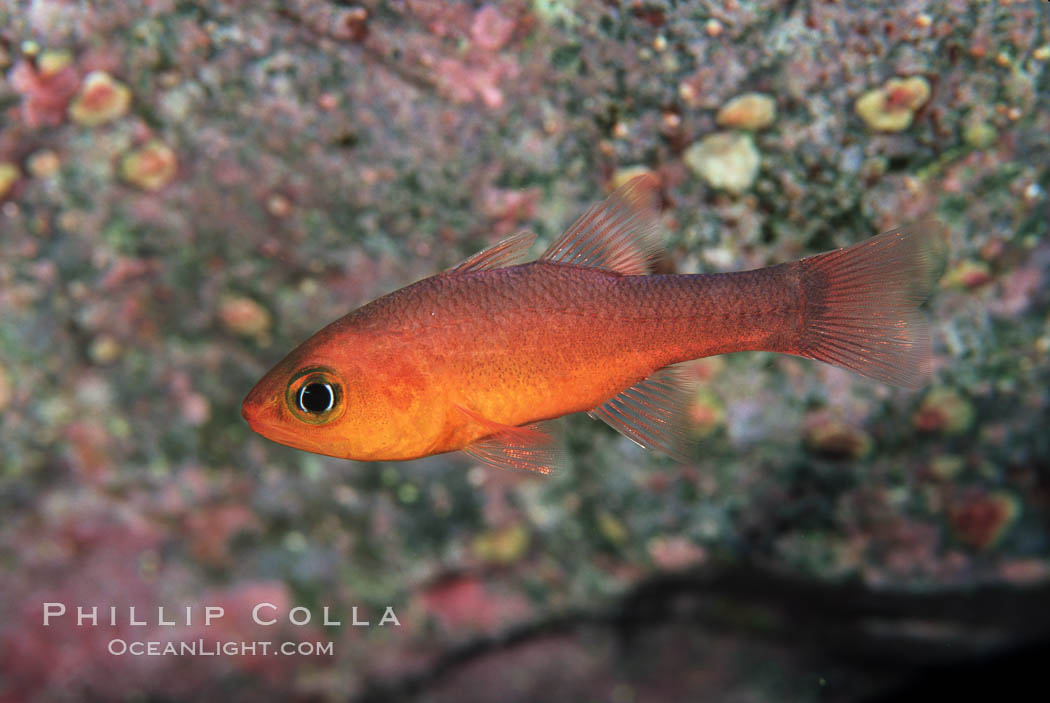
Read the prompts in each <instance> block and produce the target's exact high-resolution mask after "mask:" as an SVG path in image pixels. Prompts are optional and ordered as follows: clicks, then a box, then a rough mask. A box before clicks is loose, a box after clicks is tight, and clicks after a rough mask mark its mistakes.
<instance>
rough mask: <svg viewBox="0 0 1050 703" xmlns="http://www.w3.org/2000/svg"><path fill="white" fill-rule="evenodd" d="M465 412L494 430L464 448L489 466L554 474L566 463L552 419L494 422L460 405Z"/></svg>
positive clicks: (459, 407)
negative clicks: (536, 421) (508, 422)
mask: <svg viewBox="0 0 1050 703" xmlns="http://www.w3.org/2000/svg"><path fill="white" fill-rule="evenodd" d="M456 407H457V408H458V409H459V410H460V411H461V412H462V413H463V414H465V415H466V416H467V417H469V418H470V419H472V420H474V421H475V422H477V423H478V424H481V425H484V426H485V427H486V428H488V429H490V430H491V434H489V435H487V436H485V437H483V438H481V439H478V440H475V441H474V442H471V443H470V444H469V445H467V446H466V447H464V448H463V452H464V453H466V454H469V455H470V456H472V457H474V458H475V459H477V460H478V461H480V462H481V463H483V464H486V465H487V466H494V467H496V468H498V469H508V470H510V471H532V472H535V473H540V474H552V473H554V472H555V471H556V470H557V469H558V468H560V467H561V466H563V465H564V463H565V457H564V454H563V452H562V451H561V449H560V448H559V447H558V446H557V445H556V444H555V441H554V435H553V433H552V432H551V427H550V424H551V423H532V424H529V425H520V426H515V425H504V424H501V423H498V422H493V421H492V420H489V419H487V418H485V417H482V416H481V415H479V414H478V413H476V412H474V411H472V410H468V409H467V408H464V407H463V406H461V405H457V406H456Z"/></svg>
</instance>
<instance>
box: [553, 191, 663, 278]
mask: <svg viewBox="0 0 1050 703" xmlns="http://www.w3.org/2000/svg"><path fill="white" fill-rule="evenodd" d="M658 185H659V181H657V179H656V177H655V176H653V175H651V174H645V175H641V176H638V177H637V178H632V179H631V180H630V181H628V182H627V183H625V184H624V185H623V186H621V187H619V188H617V189H616V190H615V191H614V192H613V193H612V195H610V196H609V197H608V198H606V199H605V200H603V201H602V202H600V203H598V204H597V205H594V206H593V207H591V209H589V210H588V211H587V212H585V213H583V215H582V216H581V217H580V218H579V219H578V220H576V222H574V223H573V225H572V226H571V227H569V229H567V230H566V231H565V234H563V235H561V236H560V237H558V239H557V240H556V241H555V242H554V243H553V244H551V245H550V248H549V249H547V251H546V252H544V253H543V256H541V257H540V260H541V261H553V262H557V263H563V264H574V265H576V266H592V267H594V268H603V269H609V270H611V271H617V272H618V273H622V274H625V275H641V274H645V273H649V271H650V267H651V265H652V261H653V258H654V257H655V255H656V254H657V252H658V251H659V250H660V241H659V231H660V224H659V219H658V217H659V214H660V209H659V201H658V199H657V195H658V190H657V186H658Z"/></svg>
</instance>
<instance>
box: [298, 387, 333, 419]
mask: <svg viewBox="0 0 1050 703" xmlns="http://www.w3.org/2000/svg"><path fill="white" fill-rule="evenodd" d="M333 405H335V391H333V390H332V386H331V385H329V384H327V383H319V382H315V383H310V384H307V385H305V386H303V387H302V388H300V389H299V409H300V410H302V411H303V412H304V413H312V414H314V415H320V414H321V413H326V412H328V411H329V410H331V409H332V406H333Z"/></svg>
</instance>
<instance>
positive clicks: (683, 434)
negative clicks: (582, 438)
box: [587, 366, 692, 461]
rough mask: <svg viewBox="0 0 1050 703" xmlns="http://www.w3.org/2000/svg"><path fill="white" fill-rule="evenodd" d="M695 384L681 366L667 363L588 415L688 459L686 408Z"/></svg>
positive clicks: (639, 441)
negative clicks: (691, 389)
mask: <svg viewBox="0 0 1050 703" xmlns="http://www.w3.org/2000/svg"><path fill="white" fill-rule="evenodd" d="M691 385H692V383H691V381H690V379H689V377H688V376H687V375H686V374H685V373H684V372H683V369H682V368H681V367H680V366H665V367H664V368H662V369H660V370H658V371H656V372H655V373H653V374H651V375H650V376H649V377H648V378H646V379H645V380H643V381H639V382H638V383H636V384H634V385H633V386H631V387H630V388H628V389H627V390H625V391H623V392H622V393H620V394H619V395H618V396H616V397H615V398H613V399H611V400H610V401H608V402H607V403H605V405H601V406H599V407H597V408H595V409H594V410H591V411H590V412H588V413H587V414H588V415H590V416H591V417H594V418H598V419H599V420H602V421H603V422H605V423H606V424H607V425H609V426H610V427H612V428H613V429H614V430H616V431H617V432H619V433H620V434H622V435H623V436H625V437H627V438H628V439H630V440H632V441H633V442H634V443H635V444H638V445H639V446H642V447H645V448H646V449H657V450H659V451H662V452H664V453H665V454H667V455H668V456H670V457H672V458H674V459H677V460H678V461H688V458H687V456H686V454H685V450H686V448H687V447H688V442H689V437H688V431H687V430H686V422H687V421H688V417H687V415H686V409H687V407H688V404H689V389H690V386H691Z"/></svg>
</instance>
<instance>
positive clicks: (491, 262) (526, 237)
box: [446, 230, 536, 273]
mask: <svg viewBox="0 0 1050 703" xmlns="http://www.w3.org/2000/svg"><path fill="white" fill-rule="evenodd" d="M534 241H536V235H535V234H533V233H532V232H528V231H525V230H522V231H521V232H518V233H517V234H515V235H513V236H511V237H507V238H506V239H504V240H503V241H501V242H497V243H495V244H493V245H492V246H490V247H488V248H487V249H482V250H481V251H479V252H478V253H477V254H473V255H471V256H469V257H467V258H466V259H464V260H463V261H461V262H460V263H458V264H456V265H455V266H453V267H452V268H450V269H448V271H446V273H464V272H466V271H488V270H489V269H498V268H503V267H504V266H511V265H513V264H516V263H518V262H519V261H521V260H522V258H524V256H525V254H527V253H528V251H529V247H531V246H532V243H533V242H534Z"/></svg>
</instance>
